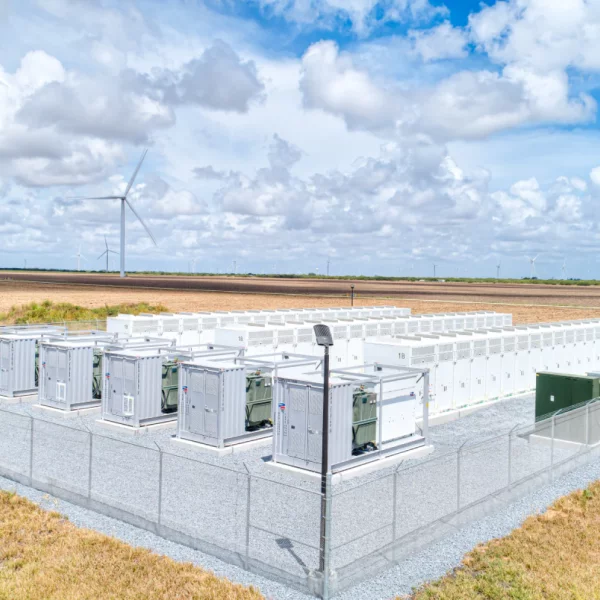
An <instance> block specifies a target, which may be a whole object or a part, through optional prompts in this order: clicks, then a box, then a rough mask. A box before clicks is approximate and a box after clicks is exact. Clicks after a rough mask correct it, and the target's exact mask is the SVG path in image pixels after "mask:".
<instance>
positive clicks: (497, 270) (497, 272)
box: [496, 263, 502, 279]
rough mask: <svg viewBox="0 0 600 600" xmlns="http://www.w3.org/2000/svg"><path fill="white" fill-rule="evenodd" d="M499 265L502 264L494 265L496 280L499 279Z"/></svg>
mask: <svg viewBox="0 0 600 600" xmlns="http://www.w3.org/2000/svg"><path fill="white" fill-rule="evenodd" d="M501 264H502V263H498V264H497V265H496V279H500V265H501Z"/></svg>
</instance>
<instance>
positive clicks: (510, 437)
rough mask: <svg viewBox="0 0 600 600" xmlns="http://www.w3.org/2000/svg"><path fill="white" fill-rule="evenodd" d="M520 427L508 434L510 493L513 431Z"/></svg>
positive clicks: (509, 487) (509, 484) (510, 484)
mask: <svg viewBox="0 0 600 600" xmlns="http://www.w3.org/2000/svg"><path fill="white" fill-rule="evenodd" d="M517 427H518V425H515V426H514V427H513V428H512V429H511V430H510V431H509V432H508V486H507V488H508V490H509V491H510V489H511V488H512V436H513V431H514V430H515V429H516V428H517Z"/></svg>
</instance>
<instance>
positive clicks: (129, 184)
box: [123, 148, 152, 237]
mask: <svg viewBox="0 0 600 600" xmlns="http://www.w3.org/2000/svg"><path fill="white" fill-rule="evenodd" d="M146 154H148V148H146V149H145V150H144V151H143V152H142V158H140V162H139V163H138V166H137V167H136V168H135V171H134V172H133V175H132V176H131V179H130V180H129V183H128V184H127V188H126V189H125V193H124V194H123V195H124V196H125V197H127V194H129V190H130V189H131V186H132V185H133V182H134V181H135V178H136V177H137V174H138V171H139V170H140V167H141V166H142V163H143V162H144V159H145V158H146ZM138 218H139V217H138ZM150 237H152V236H150Z"/></svg>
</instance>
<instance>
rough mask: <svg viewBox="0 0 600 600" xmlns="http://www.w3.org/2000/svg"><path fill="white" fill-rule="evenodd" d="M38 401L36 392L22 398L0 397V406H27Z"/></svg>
mask: <svg viewBox="0 0 600 600" xmlns="http://www.w3.org/2000/svg"><path fill="white" fill-rule="evenodd" d="M37 399H38V395H37V392H36V393H35V394H25V395H23V396H0V405H2V404H29V403H30V402H35V401H36V400H37Z"/></svg>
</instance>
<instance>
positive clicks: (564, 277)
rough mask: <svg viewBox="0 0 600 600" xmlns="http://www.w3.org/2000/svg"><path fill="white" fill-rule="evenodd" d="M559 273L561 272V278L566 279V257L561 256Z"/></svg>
mask: <svg viewBox="0 0 600 600" xmlns="http://www.w3.org/2000/svg"><path fill="white" fill-rule="evenodd" d="M561 273H562V278H563V279H566V278H567V259H566V258H563V264H562V269H561Z"/></svg>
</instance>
